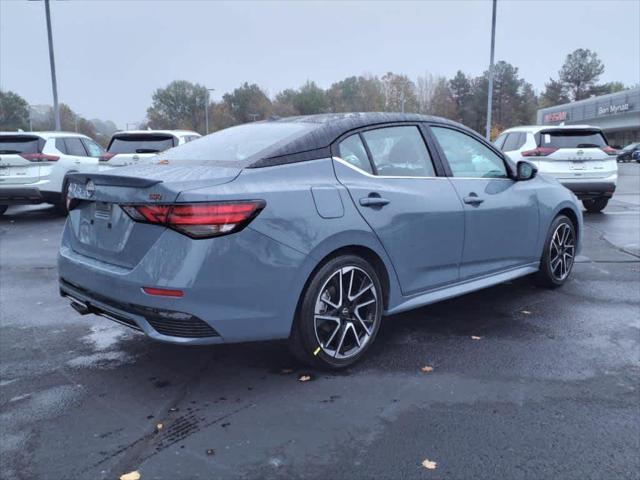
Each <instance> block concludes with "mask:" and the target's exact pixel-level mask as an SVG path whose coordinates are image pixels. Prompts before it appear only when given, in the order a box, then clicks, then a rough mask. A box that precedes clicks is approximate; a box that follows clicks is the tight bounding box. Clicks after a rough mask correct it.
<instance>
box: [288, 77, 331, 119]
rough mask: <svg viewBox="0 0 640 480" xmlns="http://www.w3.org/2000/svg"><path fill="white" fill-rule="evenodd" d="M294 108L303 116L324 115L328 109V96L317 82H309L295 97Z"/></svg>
mask: <svg viewBox="0 0 640 480" xmlns="http://www.w3.org/2000/svg"><path fill="white" fill-rule="evenodd" d="M293 106H294V107H295V109H296V111H298V112H299V113H300V114H301V115H312V114H314V113H322V112H324V111H325V110H326V108H327V94H326V93H325V91H324V90H323V89H321V88H320V87H318V85H316V84H315V82H311V81H308V80H307V83H305V84H304V85H303V86H302V87H301V88H300V90H298V92H297V93H296V95H295V96H294V97H293Z"/></svg>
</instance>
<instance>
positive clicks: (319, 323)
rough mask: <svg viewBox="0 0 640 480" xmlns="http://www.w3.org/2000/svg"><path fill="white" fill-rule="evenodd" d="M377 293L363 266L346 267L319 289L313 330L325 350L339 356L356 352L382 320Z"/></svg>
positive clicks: (331, 354) (352, 354) (347, 356)
mask: <svg viewBox="0 0 640 480" xmlns="http://www.w3.org/2000/svg"><path fill="white" fill-rule="evenodd" d="M378 301H379V300H378V293H377V292H376V288H375V285H374V282H373V280H372V279H371V277H370V276H369V274H367V272H365V271H364V270H363V269H361V268H359V267H356V266H344V267H341V268H339V269H338V270H336V271H335V272H333V273H332V274H331V275H330V276H329V278H328V279H327V281H326V282H325V283H324V285H323V286H322V288H321V289H320V293H319V294H318V297H317V299H316V302H315V308H314V330H315V335H316V340H317V341H318V344H319V345H320V348H321V349H322V351H323V352H324V353H325V354H327V355H329V356H331V357H333V358H338V359H343V358H350V357H353V356H354V355H357V354H358V353H359V352H360V351H362V349H363V348H364V347H365V345H367V343H368V342H369V340H370V339H371V334H372V333H373V332H374V328H375V325H376V323H377V322H379V321H380V316H381V315H380V314H379V311H378V310H379V309H378Z"/></svg>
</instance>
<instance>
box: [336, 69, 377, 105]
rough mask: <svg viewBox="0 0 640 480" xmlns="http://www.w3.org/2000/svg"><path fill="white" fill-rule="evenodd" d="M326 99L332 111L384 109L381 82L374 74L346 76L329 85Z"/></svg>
mask: <svg viewBox="0 0 640 480" xmlns="http://www.w3.org/2000/svg"><path fill="white" fill-rule="evenodd" d="M327 101H328V105H329V109H330V110H331V111H332V112H379V111H382V110H384V93H383V88H382V82H380V79H378V78H377V77H374V76H368V77H365V76H359V77H355V76H354V77H348V78H345V79H343V80H340V81H339V82H336V83H334V84H333V85H331V87H330V88H329V90H327Z"/></svg>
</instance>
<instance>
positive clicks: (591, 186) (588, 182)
mask: <svg viewBox="0 0 640 480" xmlns="http://www.w3.org/2000/svg"><path fill="white" fill-rule="evenodd" d="M616 180H617V175H613V176H611V177H606V178H589V179H582V180H575V179H565V178H563V179H558V181H559V182H560V183H561V184H562V185H564V186H565V187H567V188H568V189H569V190H571V191H572V192H573V193H574V194H575V195H576V197H578V198H579V199H580V200H583V199H588V198H600V197H605V198H611V197H612V196H613V193H614V192H615V191H616Z"/></svg>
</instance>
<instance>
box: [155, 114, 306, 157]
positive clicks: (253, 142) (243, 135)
mask: <svg viewBox="0 0 640 480" xmlns="http://www.w3.org/2000/svg"><path fill="white" fill-rule="evenodd" d="M314 128H316V125H314V124H309V123H284V122H283V123H280V122H264V123H262V122H258V123H247V124H244V125H239V126H237V127H231V128H226V129H224V130H220V131H217V132H215V133H212V134H210V135H207V136H205V137H201V138H199V139H197V140H194V141H192V142H189V143H186V144H184V145H180V146H179V147H176V148H173V149H171V150H170V151H168V152H166V153H164V154H163V155H162V159H167V160H206V161H210V162H220V163H228V164H230V163H231V164H236V165H243V164H244V165H248V164H249V163H250V162H251V161H253V160H254V159H257V158H258V157H262V156H264V157H267V156H268V152H269V151H271V150H273V149H274V148H276V147H279V146H282V145H284V144H286V143H289V142H291V141H292V140H295V139H296V138H298V137H300V136H302V135H304V134H305V133H307V132H309V131H311V130H312V129H314Z"/></svg>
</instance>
